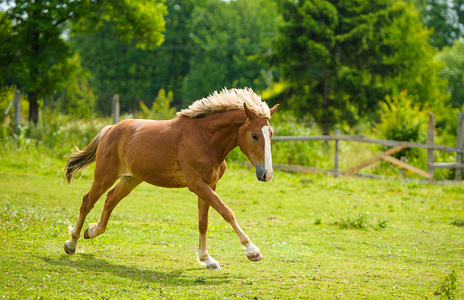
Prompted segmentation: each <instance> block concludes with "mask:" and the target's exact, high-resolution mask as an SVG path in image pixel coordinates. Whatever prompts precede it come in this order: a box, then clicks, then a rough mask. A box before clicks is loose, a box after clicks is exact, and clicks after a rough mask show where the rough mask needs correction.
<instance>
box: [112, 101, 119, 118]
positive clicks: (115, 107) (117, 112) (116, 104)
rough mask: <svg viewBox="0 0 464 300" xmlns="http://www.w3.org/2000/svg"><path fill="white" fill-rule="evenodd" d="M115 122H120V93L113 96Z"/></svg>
mask: <svg viewBox="0 0 464 300" xmlns="http://www.w3.org/2000/svg"><path fill="white" fill-rule="evenodd" d="M113 123H114V124H118V123H119V94H114V97H113Z"/></svg>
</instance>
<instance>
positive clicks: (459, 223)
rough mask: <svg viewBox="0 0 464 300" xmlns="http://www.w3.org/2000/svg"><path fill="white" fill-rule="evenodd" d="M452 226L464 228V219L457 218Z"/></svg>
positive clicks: (452, 222)
mask: <svg viewBox="0 0 464 300" xmlns="http://www.w3.org/2000/svg"><path fill="white" fill-rule="evenodd" d="M450 224H451V225H454V226H458V227H464V219H461V218H457V219H456V220H454V221H451V222H450Z"/></svg>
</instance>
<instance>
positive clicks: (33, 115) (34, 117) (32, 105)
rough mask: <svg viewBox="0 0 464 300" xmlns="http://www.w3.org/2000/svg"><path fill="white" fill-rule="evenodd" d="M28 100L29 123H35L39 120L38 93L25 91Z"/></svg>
mask: <svg viewBox="0 0 464 300" xmlns="http://www.w3.org/2000/svg"><path fill="white" fill-rule="evenodd" d="M27 98H28V100H29V123H30V122H33V123H34V125H37V122H38V121H39V102H38V101H39V93H37V92H34V91H31V92H28V93H27Z"/></svg>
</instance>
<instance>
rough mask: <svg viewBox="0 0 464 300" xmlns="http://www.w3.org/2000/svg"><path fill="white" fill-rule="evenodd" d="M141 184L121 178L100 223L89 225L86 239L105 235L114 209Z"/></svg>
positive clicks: (131, 178)
mask: <svg viewBox="0 0 464 300" xmlns="http://www.w3.org/2000/svg"><path fill="white" fill-rule="evenodd" d="M141 182H142V180H140V179H137V178H134V177H130V176H123V177H121V180H120V181H119V183H118V184H117V185H116V186H115V187H114V189H112V190H111V191H109V192H108V195H107V197H106V201H105V206H104V207H103V211H102V214H101V216H100V220H99V221H98V223H92V224H89V228H87V230H86V231H85V232H84V238H85V239H92V238H95V237H97V236H99V235H100V234H102V233H104V232H105V230H106V226H107V224H108V220H109V218H110V215H111V212H112V211H113V209H114V208H115V207H116V205H118V203H119V202H120V201H121V200H122V199H123V198H124V197H126V196H127V195H129V193H130V192H131V191H132V190H133V189H134V188H135V187H137V186H138V185H139V184H140V183H141Z"/></svg>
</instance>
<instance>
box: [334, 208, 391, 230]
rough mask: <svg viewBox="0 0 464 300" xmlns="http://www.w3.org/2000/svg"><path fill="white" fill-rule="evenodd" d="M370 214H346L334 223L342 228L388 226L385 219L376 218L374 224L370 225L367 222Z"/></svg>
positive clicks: (376, 228) (380, 227)
mask: <svg viewBox="0 0 464 300" xmlns="http://www.w3.org/2000/svg"><path fill="white" fill-rule="evenodd" d="M369 216H370V214H369V213H368V212H367V213H359V214H357V215H354V216H348V217H345V218H341V219H340V220H338V221H335V222H334V225H337V226H339V227H340V228H342V229H369V228H371V229H374V230H378V229H385V228H387V226H388V220H387V219H378V220H377V224H376V225H372V224H371V223H370V222H369Z"/></svg>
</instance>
